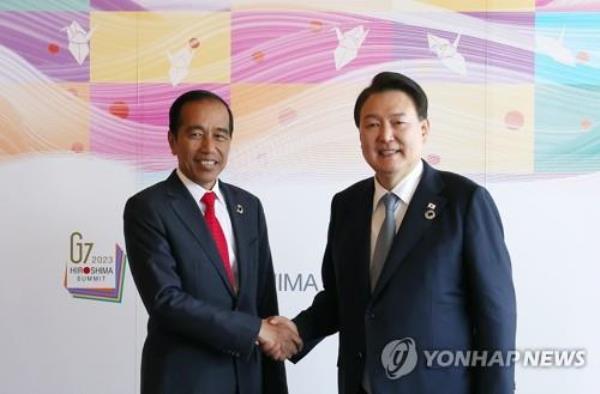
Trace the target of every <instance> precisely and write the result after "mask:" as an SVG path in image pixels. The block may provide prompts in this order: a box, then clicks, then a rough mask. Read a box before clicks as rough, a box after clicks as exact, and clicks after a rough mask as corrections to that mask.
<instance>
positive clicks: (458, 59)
mask: <svg viewBox="0 0 600 394" xmlns="http://www.w3.org/2000/svg"><path fill="white" fill-rule="evenodd" d="M459 40H460V34H459V35H458V36H456V39H455V40H454V43H452V44H451V43H450V41H449V40H447V39H445V38H442V37H438V36H434V35H433V34H429V33H427V42H428V43H429V50H430V51H431V52H433V53H435V54H436V56H437V57H438V59H440V61H441V62H442V64H443V65H444V66H446V68H448V69H449V70H450V71H453V72H455V73H457V74H460V75H467V64H466V62H465V57H464V56H463V55H461V54H460V53H459V52H458V42H459Z"/></svg>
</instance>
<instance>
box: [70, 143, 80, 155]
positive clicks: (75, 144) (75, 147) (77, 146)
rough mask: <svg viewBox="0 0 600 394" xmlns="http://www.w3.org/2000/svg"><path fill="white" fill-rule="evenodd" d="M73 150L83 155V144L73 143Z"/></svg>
mask: <svg viewBox="0 0 600 394" xmlns="http://www.w3.org/2000/svg"><path fill="white" fill-rule="evenodd" d="M71 150H72V151H73V152H75V153H81V152H83V144H82V143H81V142H73V145H71Z"/></svg>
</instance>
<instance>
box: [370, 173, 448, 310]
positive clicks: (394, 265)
mask: <svg viewBox="0 0 600 394" xmlns="http://www.w3.org/2000/svg"><path fill="white" fill-rule="evenodd" d="M442 188H443V181H442V179H441V177H440V176H439V174H438V172H437V171H436V170H435V169H433V168H431V167H430V166H429V165H428V164H427V163H425V162H424V163H423V175H422V177H421V181H420V182H419V185H418V186H417V190H416V191H415V194H414V195H413V197H412V200H411V201H410V204H409V205H408V210H407V211H406V215H405V216H404V219H403V220H402V224H401V226H400V229H399V230H398V233H397V234H396V236H395V238H394V242H393V244H392V247H391V249H390V252H389V254H388V257H387V260H386V262H385V264H384V266H383V270H382V272H381V276H380V277H379V280H378V281H377V285H376V286H375V289H374V290H373V299H376V298H377V297H378V296H379V295H380V294H381V292H382V291H383V289H384V288H385V286H386V285H387V284H388V282H389V280H390V278H391V277H392V275H393V274H394V272H396V270H398V267H399V266H400V265H401V264H402V263H403V261H404V260H405V259H406V257H407V255H408V254H409V253H410V252H411V251H412V249H413V248H414V247H415V245H416V244H417V243H418V241H419V240H420V239H421V238H422V237H423V235H425V233H426V232H427V230H428V229H429V227H430V226H431V224H432V223H433V222H434V221H435V218H433V219H428V218H427V217H426V216H425V212H426V211H427V210H428V206H430V204H433V205H435V208H434V209H433V210H434V212H435V215H436V216H437V215H439V214H440V212H441V211H442V209H443V207H444V205H445V203H446V199H445V198H444V197H443V196H441V195H440V194H439V193H440V191H441V189H442Z"/></svg>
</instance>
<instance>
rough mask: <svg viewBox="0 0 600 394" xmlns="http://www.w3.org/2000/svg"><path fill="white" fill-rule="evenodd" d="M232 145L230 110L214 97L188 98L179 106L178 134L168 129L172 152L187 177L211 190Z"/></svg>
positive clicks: (223, 166) (225, 162)
mask: <svg viewBox="0 0 600 394" xmlns="http://www.w3.org/2000/svg"><path fill="white" fill-rule="evenodd" d="M230 145H231V134H230V132H229V114H228V112H227V108H225V106H224V105H223V103H220V102H219V101H217V100H210V99H207V100H201V101H190V102H187V103H185V104H184V105H183V107H182V108H181V114H180V122H179V128H178V129H177V134H176V135H175V134H173V133H172V132H169V146H170V147H171V153H173V154H174V155H176V156H177V161H178V162H179V168H180V169H181V171H182V172H183V173H184V174H185V176H187V177H188V178H189V179H191V180H192V181H194V182H195V183H197V184H199V185H200V186H202V187H203V188H205V189H208V190H211V189H212V188H213V186H214V185H215V182H216V180H217V178H218V176H219V174H220V173H221V171H223V169H224V168H225V165H226V164H227V156H228V154H229V147H230Z"/></svg>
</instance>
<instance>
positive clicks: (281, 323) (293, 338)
mask: <svg viewBox="0 0 600 394" xmlns="http://www.w3.org/2000/svg"><path fill="white" fill-rule="evenodd" d="M258 344H259V345H260V349H261V350H262V352H263V353H265V354H266V355H267V356H269V357H271V358H273V359H274V360H277V361H284V360H286V359H288V358H290V357H292V356H293V355H295V354H296V353H298V352H299V351H301V350H302V346H303V344H302V339H300V335H299V334H298V329H297V328H296V325H295V324H294V322H292V321H291V320H289V319H287V318H285V317H282V316H274V317H270V318H267V319H263V321H262V323H261V326H260V331H259V333H258Z"/></svg>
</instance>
